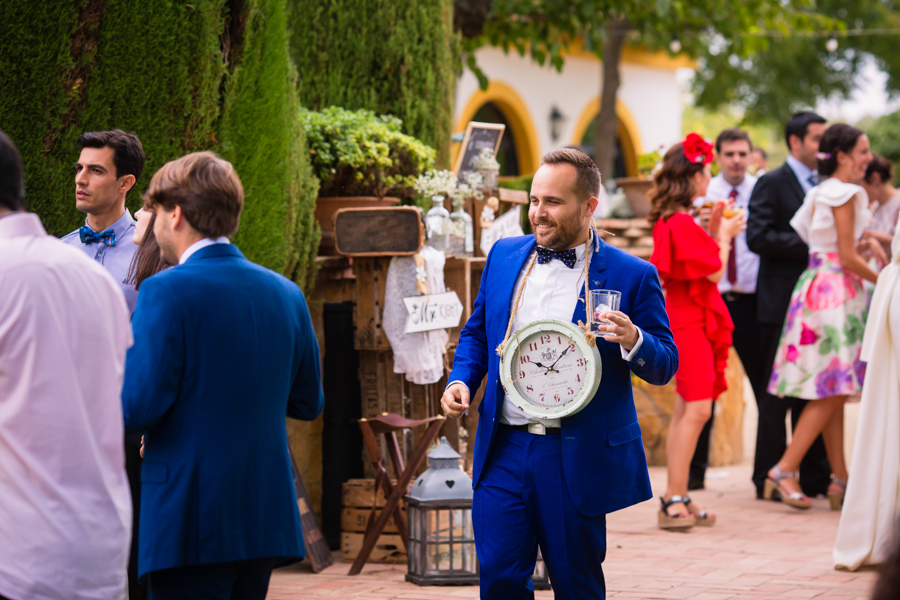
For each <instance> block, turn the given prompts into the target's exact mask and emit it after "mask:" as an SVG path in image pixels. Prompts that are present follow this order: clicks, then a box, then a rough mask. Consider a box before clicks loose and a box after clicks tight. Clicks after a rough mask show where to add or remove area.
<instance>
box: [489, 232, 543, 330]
mask: <svg viewBox="0 0 900 600" xmlns="http://www.w3.org/2000/svg"><path fill="white" fill-rule="evenodd" d="M534 246H535V241H534V236H531V238H530V239H529V240H528V241H527V242H526V243H525V244H524V245H522V246H521V247H520V248H518V249H517V250H514V251H513V252H512V253H511V254H510V255H509V257H508V258H507V259H506V261H505V264H504V265H502V266H500V267H499V268H500V269H501V273H503V277H501V278H500V282H499V284H498V289H497V297H498V298H500V299H501V301H502V300H504V299H505V302H502V305H501V307H500V312H499V314H500V323H502V324H503V333H502V334H501V335H503V334H505V333H506V325H507V324H508V323H509V315H510V310H511V309H512V303H513V299H514V295H515V293H516V280H518V278H519V273H521V272H522V269H523V268H524V267H525V261H526V260H527V259H528V256H529V255H530V254H531V251H532V250H534ZM498 258H499V257H498Z"/></svg>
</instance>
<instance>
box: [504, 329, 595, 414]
mask: <svg viewBox="0 0 900 600" xmlns="http://www.w3.org/2000/svg"><path fill="white" fill-rule="evenodd" d="M536 333H552V334H554V335H562V336H565V337H567V338H569V340H571V341H572V342H573V343H574V344H575V345H576V346H577V347H578V348H579V350H581V354H582V356H583V357H584V360H585V362H586V363H587V368H586V376H585V381H584V385H583V386H581V390H579V392H578V393H577V394H575V397H574V398H573V399H572V400H571V401H569V402H567V403H566V404H565V405H563V406H558V407H546V408H545V407H541V406H535V405H534V404H532V403H531V402H529V401H528V400H526V399H525V398H524V397H523V396H522V395H521V394H520V393H519V390H518V389H517V388H516V384H515V379H514V378H513V375H516V374H517V373H518V365H516V368H513V362H514V360H515V359H516V357H517V356H518V349H519V339H522V340H526V339H528V338H529V337H530V336H532V335H534V334H536ZM516 362H517V361H516ZM602 374H603V368H602V364H601V361H600V352H599V351H598V350H597V348H596V346H592V345H590V344H588V342H587V341H586V340H585V339H584V330H582V329H581V328H580V327H578V326H577V325H575V324H574V323H567V322H565V321H559V320H557V319H538V320H537V321H532V322H531V323H529V324H527V325H525V326H524V327H522V328H521V329H520V330H518V331H517V332H516V333H515V334H513V335H511V336H510V337H509V340H508V341H507V342H506V346H504V347H503V353H502V355H501V356H500V385H501V386H502V387H503V391H504V392H506V395H507V396H509V399H510V400H512V403H513V404H514V405H515V406H516V407H518V408H519V409H521V410H522V411H523V412H524V413H525V414H526V415H528V416H529V417H535V418H539V419H560V418H562V417H568V416H571V415H574V414H575V413H577V412H578V411H580V410H582V409H584V407H586V406H587V405H588V403H589V402H590V401H591V400H592V399H593V398H594V394H596V393H597V388H598V387H599V386H600V378H601V376H602Z"/></svg>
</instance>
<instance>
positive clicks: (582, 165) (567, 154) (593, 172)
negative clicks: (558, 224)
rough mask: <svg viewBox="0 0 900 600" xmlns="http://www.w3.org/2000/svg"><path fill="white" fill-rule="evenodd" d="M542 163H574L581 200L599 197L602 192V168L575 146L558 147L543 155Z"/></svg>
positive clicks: (576, 191)
mask: <svg viewBox="0 0 900 600" xmlns="http://www.w3.org/2000/svg"><path fill="white" fill-rule="evenodd" d="M541 164H542V165H572V166H573V167H575V172H576V173H577V174H578V177H577V179H576V180H575V193H576V194H578V200H579V201H582V202H583V201H585V200H587V199H588V198H591V197H594V198H596V197H597V194H599V193H600V169H598V168H597V165H596V164H595V163H594V161H593V160H592V159H591V157H590V156H588V155H587V154H585V153H584V152H582V151H581V150H576V149H575V148H557V149H556V150H551V151H550V152H548V153H547V154H545V155H544V156H543V157H541Z"/></svg>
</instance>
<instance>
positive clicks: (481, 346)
mask: <svg viewBox="0 0 900 600" xmlns="http://www.w3.org/2000/svg"><path fill="white" fill-rule="evenodd" d="M599 189H600V172H599V171H598V170H597V166H596V165H595V164H594V162H593V161H592V160H591V159H590V157H588V156H587V155H586V154H584V153H583V152H579V151H578V150H572V149H568V148H565V149H559V150H554V151H553V152H550V153H549V154H547V155H546V156H544V157H543V158H542V159H541V167H540V169H538V171H537V173H535V175H534V180H533V182H532V184H531V206H530V209H529V211H528V218H529V220H530V221H531V227H532V229H533V230H534V235H533V236H522V237H514V238H508V239H504V240H500V241H498V242H497V243H496V244H495V245H494V246H493V248H491V252H490V254H489V255H488V258H487V263H486V265H485V269H484V273H483V274H482V277H481V287H480V288H479V291H478V297H477V299H476V300H475V307H474V310H473V311H472V316H471V317H470V318H469V320H468V322H467V323H466V326H465V328H464V329H463V331H462V334H461V335H460V338H459V345H458V346H457V348H456V357H455V361H454V364H453V372H452V373H451V374H450V382H451V383H450V385H449V386H448V387H447V390H446V391H445V392H444V396H443V398H442V399H441V405H442V407H443V410H444V413H445V414H447V416H450V417H458V416H459V415H460V414H461V413H462V412H463V411H464V410H466V409H468V408H469V401H470V398H471V396H472V395H474V393H475V390H477V389H478V387H479V386H480V385H481V383H482V381H484V382H485V392H484V400H482V402H481V404H480V405H479V407H478V412H479V413H481V416H480V417H479V419H478V432H477V434H476V436H475V458H474V464H473V476H474V477H473V485H474V488H475V497H474V501H473V506H472V520H473V525H474V526H475V547H476V550H477V552H478V561H479V563H480V567H481V597H482V599H485V600H533V598H534V587H533V584H532V581H531V573H533V572H534V564H535V558H536V555H537V548H538V545H540V548H541V554H542V556H543V557H544V561H545V562H546V564H547V569H548V570H549V573H550V583H551V585H552V586H553V591H554V594H555V596H556V598H558V599H565V600H575V599H578V600H581V599H584V600H598V599H602V598H604V597H605V595H606V586H605V582H604V579H603V570H602V568H601V563H602V562H603V559H604V558H605V557H606V515H607V514H609V513H611V512H614V511H616V510H620V509H622V508H625V507H626V506H631V505H632V504H637V503H638V502H643V501H644V500H647V499H648V498H650V497H651V492H650V478H649V476H648V473H647V461H646V458H645V457H644V446H643V444H642V442H641V428H640V425H638V420H637V412H636V410H635V407H634V397H633V395H632V389H631V374H632V373H634V374H635V375H636V376H638V377H640V378H641V379H643V380H644V381H647V382H649V383H652V384H655V385H663V384H665V383H666V382H668V381H669V380H670V379H671V378H672V377H673V376H674V375H675V371H676V370H677V369H678V350H677V349H676V347H675V343H674V341H673V339H672V332H671V331H670V329H669V320H668V318H667V316H666V309H665V303H664V301H663V295H662V289H661V288H660V285H659V276H658V275H657V272H656V268H655V267H653V265H651V264H650V263H648V262H646V261H643V260H641V259H639V258H635V257H634V256H631V255H630V254H627V253H625V252H624V251H622V250H619V249H618V248H616V247H614V246H610V245H607V244H606V243H604V242H603V241H602V240H600V239H598V237H597V235H596V233H594V232H592V231H591V215H592V213H593V212H594V209H595V208H596V207H597V193H598V190H599ZM588 252H590V253H591V254H590V262H589V263H588V265H589V269H587V272H585V271H586V256H587V253H588ZM529 264H530V265H531V267H529V266H528V265H529ZM519 288H524V289H522V291H521V294H520V295H518V296H517V290H518V289H519ZM585 288H588V289H591V290H597V289H611V290H617V291H619V292H621V295H622V297H621V307H620V310H619V311H613V312H609V313H605V316H604V315H603V314H601V318H603V319H604V320H608V321H609V322H610V323H611V324H610V325H601V327H602V328H604V330H605V331H606V332H608V335H607V337H606V338H605V339H604V338H598V339H597V349H598V350H599V352H600V358H601V361H602V365H603V369H602V378H601V380H600V387H599V388H598V389H597V392H596V394H595V395H594V398H593V399H592V400H591V402H590V404H588V405H587V406H586V407H585V408H584V409H582V410H581V411H580V412H578V413H575V414H573V415H571V416H568V417H564V418H562V419H543V420H542V419H538V418H532V417H529V416H528V415H526V414H525V413H524V412H522V411H520V410H518V409H516V407H515V406H514V405H513V403H512V401H511V399H510V398H509V397H507V396H506V394H505V393H504V390H503V388H502V387H501V384H500V377H499V369H500V357H499V356H498V355H497V353H496V352H495V348H497V347H498V345H499V344H500V343H501V342H503V341H504V336H505V334H507V330H509V331H511V332H514V331H518V330H520V329H522V328H523V327H524V326H526V325H527V324H528V323H530V322H533V321H535V320H538V319H548V318H549V319H558V320H561V321H570V322H573V323H577V322H578V321H588V320H589V319H587V315H586V314H585V305H584V299H585ZM519 298H520V299H521V300H520V303H519V305H518V308H517V310H516V314H515V316H514V318H513V319H512V321H514V322H511V320H510V315H511V312H512V305H513V304H514V303H515V301H516V299H519Z"/></svg>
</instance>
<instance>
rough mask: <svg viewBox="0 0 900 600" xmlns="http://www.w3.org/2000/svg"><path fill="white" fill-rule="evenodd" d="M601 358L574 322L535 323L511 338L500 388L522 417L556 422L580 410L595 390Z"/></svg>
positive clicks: (503, 355)
mask: <svg viewBox="0 0 900 600" xmlns="http://www.w3.org/2000/svg"><path fill="white" fill-rule="evenodd" d="M600 376H601V365H600V353H599V352H598V351H597V348H596V347H594V346H591V345H590V344H588V343H587V341H586V340H585V339H584V331H583V330H582V329H580V328H579V327H578V326H576V325H575V324H573V323H566V322H564V321H558V320H556V319H540V320H537V321H534V322H532V323H529V324H528V325H526V326H524V327H523V328H521V329H520V330H519V331H517V332H516V334H515V335H512V336H510V338H509V341H508V342H507V343H506V346H504V348H503V354H502V355H501V357H500V384H501V385H502V386H503V390H504V391H505V392H506V394H507V395H508V396H509V397H510V399H511V400H512V402H513V404H515V405H516V406H517V407H518V408H520V409H521V410H522V411H523V412H524V413H525V414H526V415H528V416H531V417H538V418H541V419H558V418H562V417H567V416H569V415H573V414H575V413H577V412H578V411H580V410H581V409H583V408H584V407H585V406H587V404H588V403H589V402H590V401H591V399H592V398H593V397H594V394H595V393H596V392H597V386H599V385H600Z"/></svg>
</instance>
